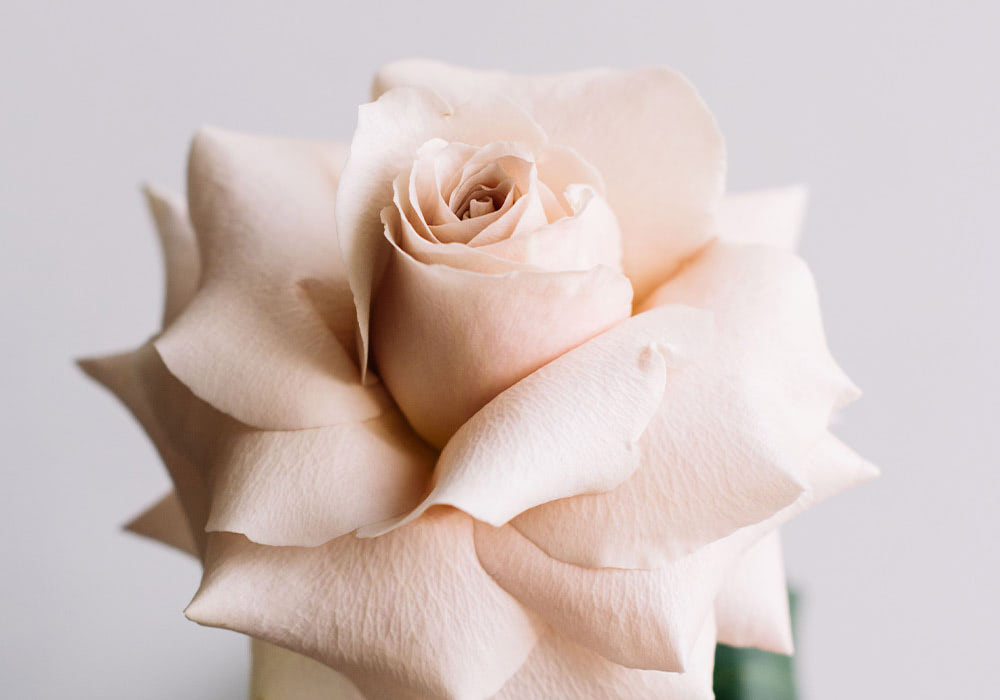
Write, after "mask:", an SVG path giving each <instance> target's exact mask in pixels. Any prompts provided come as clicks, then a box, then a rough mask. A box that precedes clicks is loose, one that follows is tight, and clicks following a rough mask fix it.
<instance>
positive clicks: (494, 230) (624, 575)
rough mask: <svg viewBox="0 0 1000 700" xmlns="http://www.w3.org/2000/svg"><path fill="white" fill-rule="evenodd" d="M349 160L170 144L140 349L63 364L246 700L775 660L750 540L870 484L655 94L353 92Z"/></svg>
mask: <svg viewBox="0 0 1000 700" xmlns="http://www.w3.org/2000/svg"><path fill="white" fill-rule="evenodd" d="M374 92H375V98H376V99H375V101H374V102H371V103H369V104H366V105H364V106H362V107H361V108H360V110H359V117H358V127H357V130H356V132H355V135H354V139H353V141H352V143H351V144H350V146H349V147H348V146H345V145H341V144H338V143H326V142H311V141H298V140H289V139H278V138H265V137H260V136H251V135H245V134H238V133H233V132H228V131H222V130H219V129H213V128H206V129H203V130H202V131H200V132H199V133H198V134H197V136H196V137H195V139H194V142H193V144H192V147H191V153H190V160H189V165H188V193H187V204H186V205H185V202H184V201H183V199H181V198H176V197H173V196H171V195H168V194H166V193H164V192H161V191H159V190H155V189H149V190H148V196H149V201H150V204H151V207H152V211H153V215H154V218H155V221H156V224H157V227H158V230H159V233H160V236H161V238H162V241H163V247H164V253H165V258H166V267H167V293H166V308H165V312H164V318H163V329H162V331H161V332H159V333H158V334H156V335H155V336H154V337H153V338H152V339H151V340H150V341H149V342H148V343H146V344H145V345H143V346H141V347H140V348H139V349H137V350H135V351H133V352H128V353H123V354H119V355H114V356H108V357H102V358H97V359H91V360H84V361H83V362H82V364H83V366H84V369H85V370H86V371H87V372H88V373H90V374H91V375H92V376H94V377H95V378H96V379H98V380H99V381H100V382H102V383H103V384H105V385H106V386H107V387H108V388H109V389H111V390H112V391H113V392H114V393H115V394H116V395H118V397H119V398H120V399H121V400H122V401H123V402H124V403H125V404H126V405H127V406H128V408H129V409H130V410H131V411H132V413H133V414H134V415H135V416H136V418H137V419H138V420H139V422H140V423H141V424H142V425H143V427H144V428H145V429H146V431H147V432H148V433H149V435H150V437H151V438H152V440H153V442H154V443H155V445H156V447H157V448H158V450H159V452H160V454H161V456H162V458H163V461H164V462H165V463H166V466H167V468H168V470H169V472H170V475H171V477H172V479H173V481H174V484H175V487H176V488H175V492H174V493H172V494H171V495H169V496H167V497H166V498H164V499H163V500H162V501H161V502H160V503H158V504H157V505H156V506H154V507H153V508H152V509H151V510H149V511H148V512H146V513H145V514H144V515H142V516H140V518H139V519H138V520H136V521H135V522H134V523H133V524H132V528H133V529H135V530H137V531H139V532H142V533H144V534H148V535H151V536H154V537H157V538H159V539H161V540H164V541H167V542H170V543H173V544H176V545H177V546H181V547H184V548H187V549H189V550H190V551H191V552H193V553H194V554H195V555H196V556H198V557H199V558H200V559H201V561H202V562H203V564H204V577H203V579H202V583H201V586H200V588H199V590H198V592H197V594H196V595H195V597H194V599H193V600H192V601H191V603H190V605H189V606H188V608H187V610H186V614H187V616H188V617H189V618H191V619H192V620H194V621H196V622H199V623H201V624H205V625H211V626H216V627H224V628H228V629H232V630H237V631H239V632H242V633H244V634H246V635H249V636H250V637H252V638H253V639H254V645H253V649H254V663H253V691H254V693H255V695H254V697H260V698H269V699H271V698H352V699H353V698H369V699H372V698H461V699H468V698H488V697H496V698H504V699H516V700H523V699H525V698H528V699H531V698H540V699H541V698H557V697H558V698H627V699H634V698H683V699H688V698H711V697H712V688H711V684H712V664H713V656H714V649H715V644H716V642H717V641H721V642H725V643H728V644H734V645H740V646H756V647H759V648H762V649H766V650H770V651H775V652H782V653H791V651H792V640H791V633H790V628H789V614H788V603H787V595H786V590H785V581H784V573H783V569H782V561H781V548H780V543H779V539H778V528H779V526H780V525H782V524H783V523H784V522H786V521H787V520H788V519H790V518H791V517H793V516H794V515H796V514H797V513H799V512H800V511H802V510H803V509H804V508H806V507H808V506H810V505H811V504H813V503H814V502H816V501H817V500H819V499H822V498H824V497H826V496H828V495H831V494H833V493H835V492H837V491H839V490H841V489H843V488H846V487H848V486H850V485H853V484H856V483H859V482H861V481H863V480H865V479H868V478H870V477H871V476H873V475H874V474H875V471H874V469H873V467H871V466H870V465H869V464H867V463H866V462H865V461H863V460H862V459H861V458H860V457H858V456H857V455H856V454H854V453H853V452H852V451H851V450H849V449H848V448H847V447H845V446H844V445H843V444H842V443H841V442H839V441H838V440H837V439H836V438H835V437H833V436H832V435H831V434H830V432H828V425H829V423H830V420H831V416H832V415H833V414H834V413H835V412H836V411H837V410H838V409H839V408H841V407H842V406H844V405H845V404H847V403H848V402H850V401H851V400H853V399H854V398H856V397H857V395H858V392H857V390H856V388H855V387H854V386H853V385H852V383H851V382H850V381H849V380H848V379H847V377H846V376H845V375H844V374H843V372H842V371H841V370H840V369H839V368H838V367H837V365H836V364H835V363H834V361H833V359H832V358H831V356H830V354H829V351H828V350H827V347H826V342H825V340H824V336H823V330H822V326H821V322H820V316H819V310H818V306H817V299H816V291H815V289H814V286H813V282H812V279H811V277H810V274H809V272H808V270H807V269H806V266H805V265H804V264H803V262H802V261H801V260H800V259H799V258H797V257H796V256H795V254H794V253H793V252H791V248H792V247H793V245H794V242H795V239H796V236H797V228H798V224H799V221H800V219H801V216H802V210H803V204H804V194H803V192H802V191H801V189H799V188H789V189H779V190H771V191H766V192H760V193H751V194H744V195H737V196H731V195H730V196H723V189H724V173H725V151H724V144H723V139H722V137H721V135H720V133H719V130H718V128H717V126H716V123H715V121H714V119H713V117H712V115H711V113H710V112H709V111H708V109H707V108H706V107H705V105H704V104H703V102H702V100H701V99H700V98H699V96H698V95H697V93H696V92H695V91H694V89H693V88H692V87H691V86H690V85H689V84H688V83H687V82H686V81H685V80H684V79H683V78H682V77H680V76H679V75H677V74H676V73H674V72H672V71H670V70H666V69H651V70H637V71H630V72H617V71H605V70H599V71H587V72H579V73H570V74H565V75H554V76H535V77H521V76H511V75H507V74H503V73H493V72H479V71H471V70H466V69H462V68H455V67H451V66H447V65H443V64H439V63H433V62H427V61H406V62H401V63H397V64H393V65H390V66H388V67H387V68H385V69H383V70H382V71H381V72H380V73H379V74H378V76H377V78H376V80H375V88H374Z"/></svg>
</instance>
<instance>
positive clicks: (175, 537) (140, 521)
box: [125, 491, 198, 557]
mask: <svg viewBox="0 0 1000 700" xmlns="http://www.w3.org/2000/svg"><path fill="white" fill-rule="evenodd" d="M125 529H126V530H128V531H129V532H134V533H135V534H137V535H142V536H143V537H148V538H150V539H152V540H156V541H157V542H162V543H163V544H165V545H167V546H170V547H173V548H174V549H179V550H180V551H182V552H185V553H187V554H190V555H192V556H195V557H197V556H198V545H197V543H196V542H195V541H194V537H192V536H191V527H190V526H189V525H188V520H187V514H185V513H184V506H182V505H181V500H180V498H179V497H178V496H177V492H176V491H171V492H170V493H168V494H167V495H166V496H163V497H162V498H161V499H160V500H158V501H157V502H156V503H154V504H153V505H152V506H150V507H149V508H147V509H146V510H144V511H143V512H142V513H140V514H139V515H137V516H136V517H135V518H133V519H132V520H131V521H129V523H128V524H127V525H125Z"/></svg>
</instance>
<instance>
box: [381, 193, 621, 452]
mask: <svg viewBox="0 0 1000 700" xmlns="http://www.w3.org/2000/svg"><path fill="white" fill-rule="evenodd" d="M383 213H384V215H385V216H386V217H387V219H386V222H387V236H388V237H389V240H390V242H391V243H392V244H393V255H392V257H391V258H390V260H389V263H388V266H387V268H386V270H385V273H384V276H383V281H382V285H381V287H380V288H379V291H378V295H377V297H376V299H375V307H374V312H375V313H374V314H373V317H372V318H373V322H372V338H373V343H372V347H373V350H374V357H375V359H376V361H377V363H378V370H379V376H380V377H381V378H382V380H383V382H385V385H386V387H387V388H388V389H389V392H390V393H391V394H392V396H393V398H394V399H395V400H396V404H397V405H398V406H399V407H400V409H401V410H402V411H403V414H404V415H405V416H406V417H407V419H408V420H409V422H410V424H411V425H412V426H413V427H414V429H415V430H416V431H417V433H418V434H420V435H421V437H423V438H424V439H425V440H427V441H428V442H430V443H431V444H432V445H435V446H437V447H442V446H443V445H444V444H445V442H447V440H448V438H449V437H450V436H451V435H452V434H453V433H454V432H455V430H457V429H458V428H459V426H461V425H462V423H464V422H465V421H466V420H468V418H469V417H471V416H472V415H473V414H474V413H475V412H476V411H478V410H479V409H480V408H482V407H483V406H484V405H486V403H487V402H488V401H489V400H490V399H492V398H493V397H494V396H496V395H497V394H498V393H500V392H501V391H503V390H504V389H506V388H507V387H509V386H511V385H512V384H514V383H516V382H517V381H518V380H520V379H522V378H523V377H525V376H527V375H528V374H530V373H531V372H533V371H534V370H536V369H538V368H539V367H541V366H542V365H544V364H546V363H548V362H550V361H551V360H553V359H555V358H556V357H558V356H560V355H562V354H563V353H565V352H566V351H567V350H569V349H570V348H573V347H575V346H577V345H579V344H580V343H582V342H584V341H586V340H588V339H590V338H592V337H594V336H595V335H598V334H599V333H601V332H603V331H604V330H607V329H608V328H610V327H611V326H613V325H615V324H616V323H618V322H619V321H621V320H623V319H625V318H627V317H628V316H629V315H630V313H631V288H630V287H629V285H628V281H627V280H626V279H625V278H624V277H623V276H622V275H621V274H619V273H617V272H615V271H614V270H612V269H610V268H608V267H605V266H597V267H594V268H591V269H590V270H584V271H559V272H549V271H543V270H538V269H530V268H527V266H520V269H519V268H518V267H516V266H513V265H510V263H509V262H505V261H502V260H500V259H499V258H494V257H492V256H482V254H478V253H476V252H475V251H473V252H471V253H470V252H469V251H470V248H469V247H468V246H461V247H460V248H461V252H460V253H459V254H460V255H462V256H469V257H470V258H472V257H477V258H478V257H480V256H481V259H483V260H487V259H491V260H492V261H494V262H496V263H504V264H506V265H508V269H509V268H510V267H514V270H513V271H510V272H506V273H503V274H482V273H480V272H473V271H469V270H463V269H457V268H456V267H453V266H450V265H441V264H437V265H434V264H425V260H427V259H428V258H425V257H424V256H423V254H421V255H419V256H418V255H412V256H411V255H410V254H408V253H407V252H406V251H404V250H403V249H402V247H401V245H400V244H397V243H396V241H397V240H399V238H398V236H399V235H401V234H400V233H399V232H400V231H402V230H403V229H404V228H405V227H404V225H403V223H402V222H401V221H400V219H399V218H398V212H397V211H395V210H394V209H392V208H387V209H386V210H385V211H384V212H383ZM393 217H395V219H394V218H393ZM393 231H396V232H397V233H396V236H397V237H395V238H394V237H393V233H392V232H393ZM433 247H434V248H443V247H446V246H440V245H439V246H433ZM421 258H423V260H422V259H421ZM458 260H459V261H463V260H462V258H458Z"/></svg>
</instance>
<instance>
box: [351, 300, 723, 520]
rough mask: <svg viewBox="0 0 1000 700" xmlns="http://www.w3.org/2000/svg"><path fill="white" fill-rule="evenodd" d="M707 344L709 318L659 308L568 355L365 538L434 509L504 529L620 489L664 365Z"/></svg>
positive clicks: (473, 424)
mask: <svg viewBox="0 0 1000 700" xmlns="http://www.w3.org/2000/svg"><path fill="white" fill-rule="evenodd" d="M711 337H712V317H711V314H709V313H707V312H704V311H699V310H697V309H692V308H689V307H683V306H673V307H661V308H658V309H654V310H652V311H650V312H647V313H644V314H640V315H639V316H635V317H633V318H630V319H628V320H627V321H624V322H622V323H620V324H618V325H617V326H615V327H614V328H612V329H611V330H609V331H607V332H605V333H603V334H601V335H599V336H597V337H595V338H592V339H590V340H589V341H587V342H586V343H584V344H582V345H580V346H578V347H576V348H574V349H573V350H570V351H569V352H567V353H566V354H565V355H562V356H560V357H558V358H556V359H555V360H553V361H552V362H550V363H549V364H547V365H545V366H544V367H542V368H540V369H538V370H536V371H535V372H533V373H532V374H529V375H528V376H527V377H525V378H524V379H522V380H521V381H519V382H518V383H517V384H514V385H513V386H512V387H510V388H509V389H507V390H506V391H504V392H503V393H501V394H499V395H498V396H497V397H495V398H494V399H493V400H491V401H490V402H489V403H488V404H486V406H484V407H483V408H482V409H481V410H480V411H479V412H477V413H476V414H475V415H473V416H472V417H471V418H470V419H469V420H468V422H466V423H465V424H464V425H463V426H462V427H461V428H460V429H459V430H458V432H457V433H456V434H455V435H454V436H453V437H452V438H451V439H450V440H449V441H448V444H447V446H446V447H445V448H444V451H443V452H442V453H441V457H440V458H439V460H438V463H437V466H436V467H435V471H434V488H433V490H432V491H431V493H430V495H429V496H428V497H427V498H426V499H425V500H424V501H423V503H421V504H420V506H419V507H418V508H417V509H416V510H414V511H413V512H412V513H410V514H409V515H408V516H406V517H405V518H402V519H397V520H395V521H391V522H388V523H384V524H382V525H379V526H374V527H368V528H363V529H362V530H361V531H359V534H360V535H361V536H375V535H379V534H382V533H384V532H386V531H388V530H389V529H392V528H395V527H399V526H401V525H404V524H405V523H407V522H410V521H412V520H414V519H416V518H418V517H419V516H420V515H421V514H422V513H424V512H425V511H426V510H427V509H428V508H430V507H432V506H435V505H451V506H455V507H456V508H460V509H461V510H463V511H465V512H466V513H469V514H470V515H472V516H473V517H475V518H476V519H478V520H482V521H485V522H488V523H491V524H492V525H495V526H499V525H502V524H504V523H506V522H507V521H508V520H510V519H511V518H513V517H514V516H516V515H517V514H518V513H521V512H523V511H525V510H527V509H529V508H532V507H533V506H537V505H539V504H541V503H545V502H547V501H552V500H554V499H558V498H565V497H567V496H573V495H577V494H581V493H599V492H603V491H608V490H610V489H612V488H614V487H615V486H617V485H618V484H620V483H621V482H622V481H624V480H625V479H627V478H628V477H629V476H630V475H631V474H632V472H633V471H634V470H635V467H636V465H637V464H638V460H639V454H638V449H637V442H638V440H639V437H640V436H641V435H642V433H643V431H644V430H645V429H646V426H647V424H648V423H649V420H650V418H651V417H652V416H653V415H654V414H655V412H656V410H657V408H658V407H659V405H660V401H661V399H662V396H663V388H664V384H665V382H666V381H667V375H668V372H667V370H668V368H674V367H677V366H679V365H683V364H685V363H687V362H690V361H692V359H693V358H697V357H698V355H699V354H702V353H704V352H706V351H707V349H708V347H709V346H710V344H711Z"/></svg>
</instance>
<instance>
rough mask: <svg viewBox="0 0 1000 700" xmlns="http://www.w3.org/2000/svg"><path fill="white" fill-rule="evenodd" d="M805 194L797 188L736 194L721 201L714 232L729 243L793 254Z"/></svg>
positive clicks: (794, 186)
mask: <svg viewBox="0 0 1000 700" xmlns="http://www.w3.org/2000/svg"><path fill="white" fill-rule="evenodd" d="M808 197H809V191H808V190H807V189H806V188H805V187H803V186H801V185H793V186H790V187H775V188H773V189H768V190H755V191H753V192H738V193H735V194H727V195H726V196H725V197H723V198H722V202H720V204H719V209H718V212H717V214H716V221H715V230H716V233H717V234H718V236H719V238H721V239H722V240H724V241H728V242H730V243H757V244H761V245H773V246H776V247H778V248H784V249H786V250H794V249H795V247H796V245H797V244H798V242H799V236H800V234H801V232H802V220H803V219H804V218H805V214H806V201H807V200H808Z"/></svg>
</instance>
